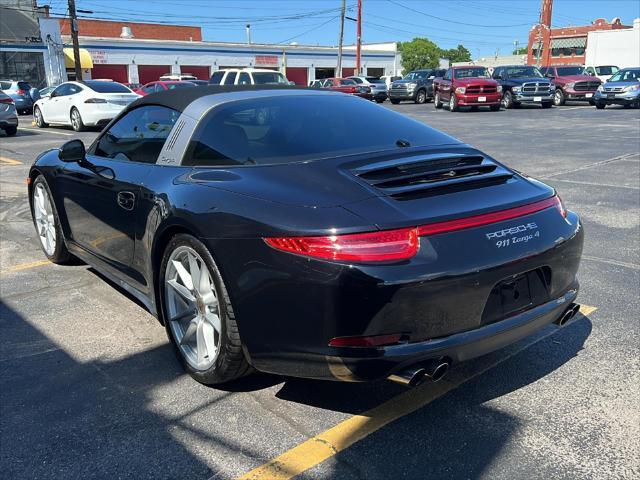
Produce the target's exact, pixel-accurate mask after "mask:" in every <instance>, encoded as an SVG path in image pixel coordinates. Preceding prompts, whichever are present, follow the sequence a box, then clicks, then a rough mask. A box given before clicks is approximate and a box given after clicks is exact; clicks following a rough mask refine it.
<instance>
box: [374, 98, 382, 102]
mask: <svg viewBox="0 0 640 480" xmlns="http://www.w3.org/2000/svg"><path fill="white" fill-rule="evenodd" d="M376 103H384V100H383V99H381V98H376Z"/></svg>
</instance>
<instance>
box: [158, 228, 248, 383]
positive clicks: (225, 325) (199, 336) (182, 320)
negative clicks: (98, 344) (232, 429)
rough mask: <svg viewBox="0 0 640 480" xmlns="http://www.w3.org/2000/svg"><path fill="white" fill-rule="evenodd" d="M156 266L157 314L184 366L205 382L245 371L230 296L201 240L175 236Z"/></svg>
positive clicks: (233, 375)
mask: <svg viewBox="0 0 640 480" xmlns="http://www.w3.org/2000/svg"><path fill="white" fill-rule="evenodd" d="M160 268H161V270H160V272H161V273H160V290H161V296H162V312H161V313H162V318H163V320H164V324H165V326H166V329H167V333H168V335H169V338H170V339H171V341H172V343H173V346H174V350H175V352H176V355H177V356H178V358H179V360H180V362H181V363H182V365H183V366H184V368H185V370H186V371H187V372H189V374H190V375H191V377H193V378H194V379H195V380H197V381H198V382H200V383H204V384H209V385H211V384H216V383H224V382H229V381H231V380H235V379H237V378H239V377H242V376H243V375H246V374H247V373H249V372H250V370H251V367H250V366H249V364H248V362H247V361H246V359H245V357H244V353H243V351H242V343H241V341H240V335H239V333H238V326H237V324H236V320H235V315H234V313H233V308H232V306H231V301H230V299H229V295H228V294H227V290H226V288H225V286H224V282H223V280H222V276H221V274H220V271H219V270H218V267H217V266H216V264H215V261H214V260H213V257H212V256H211V254H210V253H209V251H208V250H207V248H206V247H205V246H204V244H203V243H202V242H200V241H199V240H198V239H196V238H195V237H193V236H191V235H187V234H180V235H176V236H175V237H173V238H172V239H171V241H170V242H169V245H167V248H166V250H165V253H164V256H163V259H162V264H161V267H160Z"/></svg>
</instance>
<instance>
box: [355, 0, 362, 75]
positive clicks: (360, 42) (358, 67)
mask: <svg viewBox="0 0 640 480" xmlns="http://www.w3.org/2000/svg"><path fill="white" fill-rule="evenodd" d="M357 42H358V43H357V44H356V75H360V48H361V44H362V0H358V41H357Z"/></svg>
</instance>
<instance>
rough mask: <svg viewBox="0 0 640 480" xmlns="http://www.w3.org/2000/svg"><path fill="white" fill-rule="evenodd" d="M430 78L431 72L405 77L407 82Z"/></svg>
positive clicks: (410, 73)
mask: <svg viewBox="0 0 640 480" xmlns="http://www.w3.org/2000/svg"><path fill="white" fill-rule="evenodd" d="M428 76H429V72H409V73H407V75H406V76H405V77H404V79H405V80H420V79H422V78H427V77H428Z"/></svg>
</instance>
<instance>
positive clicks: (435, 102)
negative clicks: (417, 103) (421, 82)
mask: <svg viewBox="0 0 640 480" xmlns="http://www.w3.org/2000/svg"><path fill="white" fill-rule="evenodd" d="M433 106H434V107H436V108H442V100H440V94H439V93H438V92H436V96H435V97H433Z"/></svg>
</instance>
